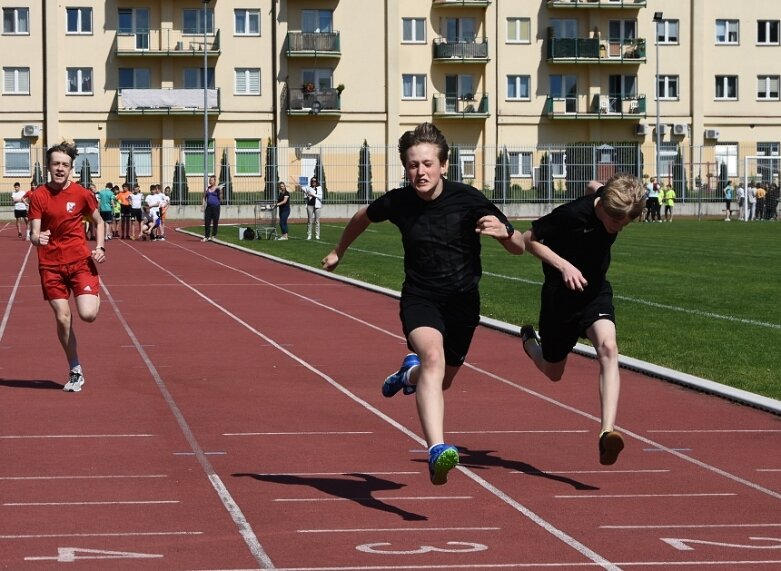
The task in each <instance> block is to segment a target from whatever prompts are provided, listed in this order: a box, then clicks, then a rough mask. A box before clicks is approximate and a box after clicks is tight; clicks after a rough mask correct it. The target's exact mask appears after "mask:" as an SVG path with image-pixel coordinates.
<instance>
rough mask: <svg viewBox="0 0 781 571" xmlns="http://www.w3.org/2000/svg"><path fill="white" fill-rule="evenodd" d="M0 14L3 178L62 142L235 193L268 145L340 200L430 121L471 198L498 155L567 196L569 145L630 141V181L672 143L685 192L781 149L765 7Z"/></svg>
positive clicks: (142, 171) (160, 175)
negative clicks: (209, 180) (361, 168)
mask: <svg viewBox="0 0 781 571" xmlns="http://www.w3.org/2000/svg"><path fill="white" fill-rule="evenodd" d="M1 6H2V13H3V14H2V15H3V31H2V35H0V53H2V54H3V58H2V73H3V89H2V93H0V138H2V140H3V154H2V156H1V157H0V165H1V166H0V188H10V185H11V184H12V182H13V181H15V180H19V179H26V178H30V177H31V176H32V174H33V171H34V164H35V162H36V161H42V160H43V158H42V150H43V149H45V148H46V147H47V146H48V145H51V144H54V143H56V142H59V141H61V140H63V139H66V140H72V141H76V143H77V145H78V146H79V149H80V158H79V161H80V164H81V162H83V161H85V160H88V161H89V164H90V169H91V172H92V176H93V177H94V178H97V179H98V180H99V181H100V182H103V181H106V180H121V179H122V177H123V176H124V173H125V171H124V169H125V166H126V164H127V162H128V157H129V155H131V154H132V155H133V161H134V166H135V168H136V170H137V173H138V177H139V182H141V184H142V185H144V184H146V183H149V184H151V183H153V182H163V183H170V181H171V179H172V176H173V169H174V164H175V163H177V162H181V163H182V164H184V165H185V166H186V167H187V175H188V176H189V177H193V184H196V186H197V180H198V177H199V176H202V174H203V170H204V169H203V166H204V159H205V160H206V161H207V169H208V171H210V172H216V171H217V169H218V167H219V164H220V162H222V161H223V160H225V157H227V161H228V162H229V163H230V164H231V165H232V169H233V176H234V180H235V181H236V188H237V189H238V190H239V191H241V190H242V189H247V190H249V189H255V188H258V187H260V186H262V185H263V184H264V177H268V176H269V175H268V174H267V173H265V172H264V165H265V164H266V155H265V153H266V151H267V149H268V147H269V146H271V147H274V148H276V149H277V150H278V152H279V155H278V156H277V157H276V159H277V160H278V161H279V171H280V172H277V173H275V175H276V176H278V177H279V178H284V179H291V180H293V181H297V180H299V178H300V177H302V176H304V177H306V176H309V175H310V174H311V171H312V169H313V168H314V167H315V165H316V164H317V162H318V161H323V162H324V163H326V164H328V165H330V169H331V170H330V171H329V172H330V174H331V176H330V177H329V183H330V187H329V190H330V191H331V192H340V191H344V192H351V191H352V192H354V190H355V180H354V179H355V177H354V176H353V174H352V173H353V171H355V169H356V166H355V165H356V163H357V161H358V149H359V148H360V146H361V145H362V144H363V143H364V141H365V142H366V143H367V144H368V145H370V146H371V147H372V149H373V156H372V159H373V160H374V161H376V162H375V168H374V175H373V181H374V187H375V190H385V189H387V188H392V187H393V186H396V185H397V184H398V183H399V182H400V180H401V177H402V176H403V173H402V170H401V167H400V165H399V162H398V158H397V157H395V145H396V142H397V140H398V137H399V135H400V134H401V133H402V132H403V131H405V130H407V129H410V128H411V127H413V126H414V125H416V124H418V123H420V122H422V121H433V122H434V123H436V124H437V125H438V126H439V127H440V128H442V129H443V131H444V132H445V134H446V135H447V137H448V139H449V141H451V142H452V143H454V144H457V145H458V147H459V152H458V156H457V157H456V160H457V161H458V163H459V165H458V166H459V169H460V172H461V174H462V176H463V178H465V179H467V180H469V181H471V182H473V184H475V186H478V187H484V188H486V187H490V186H491V185H492V184H493V183H494V176H495V175H494V171H495V166H496V164H497V161H498V159H497V153H498V152H501V153H502V154H503V155H504V156H505V157H506V159H507V160H508V161H509V163H510V175H511V177H512V180H513V182H515V183H518V184H519V185H521V186H525V185H532V184H533V183H534V179H535V176H538V173H539V168H540V163H541V162H544V161H547V165H548V166H547V168H549V169H550V170H551V171H552V172H553V173H554V175H555V176H558V177H560V178H561V179H563V180H564V183H565V184H566V178H567V172H568V166H569V162H571V161H572V160H573V159H572V156H570V157H568V156H567V149H568V147H570V146H572V145H574V144H577V143H589V144H591V145H595V144H598V145H600V146H602V147H603V148H605V149H609V148H614V147H615V146H616V145H622V146H629V147H633V148H636V149H637V152H638V155H640V154H642V156H643V157H644V160H643V162H642V164H641V165H640V166H638V170H639V171H641V172H638V174H641V173H645V174H654V173H655V172H656V170H657V169H658V170H659V171H660V172H661V173H663V174H665V173H669V172H671V170H672V165H673V162H674V161H675V160H676V156H679V157H680V156H681V153H683V154H685V156H686V157H687V160H686V177H687V179H688V180H689V184H694V179H695V177H698V176H699V175H698V172H702V165H703V164H704V165H706V167H705V171H707V172H708V174H711V172H712V171H714V170H715V167H716V166H717V165H720V164H725V165H727V167H726V168H727V170H728V173H729V176H737V175H740V174H745V173H744V172H743V171H744V170H745V169H746V168H750V169H754V167H753V166H752V167H745V166H744V165H745V163H744V159H745V157H746V156H778V155H779V145H780V142H781V125H780V124H779V123H781V99H780V98H779V78H780V76H781V69H780V68H779V66H778V61H779V60H780V59H781V38H780V37H779V36H780V34H781V30H780V29H779V27H780V23H781V16H780V15H779V12H778V10H777V6H776V2H769V1H767V0H743V1H742V2H734V0H384V1H380V0H211V1H208V2H206V1H198V0H122V1H117V0H107V1H95V0H74V1H73V2H69V3H60V2H58V1H55V0H36V1H32V0H10V1H8V0H3V2H2V3H1ZM657 76H658V81H657ZM205 143H207V145H206V146H207V148H208V150H207V152H204V147H205ZM657 151H658V152H657ZM571 154H572V153H570V155H571ZM604 154H605V156H608V155H609V153H607V152H606V153H604ZM543 155H544V158H543ZM598 160H599V159H595V161H598ZM752 164H753V163H752ZM697 165H699V171H698V169H697ZM777 165H778V161H777V160H773V161H771V163H770V167H767V168H765V170H764V171H762V172H763V175H764V176H768V172H769V176H777V173H778V167H777ZM768 168H769V171H768ZM342 172H344V173H345V174H342ZM335 173H337V174H335ZM752 174H756V173H755V172H752ZM698 182H699V181H698Z"/></svg>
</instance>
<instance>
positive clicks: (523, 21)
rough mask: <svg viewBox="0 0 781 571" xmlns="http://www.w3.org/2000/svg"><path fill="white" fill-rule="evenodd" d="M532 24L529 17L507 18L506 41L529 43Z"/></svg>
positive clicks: (509, 42)
mask: <svg viewBox="0 0 781 571" xmlns="http://www.w3.org/2000/svg"><path fill="white" fill-rule="evenodd" d="M531 41H532V24H531V20H530V19H529V18H507V43H508V44H530V43H531Z"/></svg>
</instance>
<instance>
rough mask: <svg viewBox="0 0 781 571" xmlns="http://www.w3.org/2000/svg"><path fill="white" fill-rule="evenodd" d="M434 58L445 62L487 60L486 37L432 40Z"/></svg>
mask: <svg viewBox="0 0 781 571" xmlns="http://www.w3.org/2000/svg"><path fill="white" fill-rule="evenodd" d="M433 46H434V59H435V60H436V61H438V62H445V63H474V62H487V61H488V39H487V38H478V39H474V40H461V41H448V40H447V39H445V38H436V39H435V40H434V44H433Z"/></svg>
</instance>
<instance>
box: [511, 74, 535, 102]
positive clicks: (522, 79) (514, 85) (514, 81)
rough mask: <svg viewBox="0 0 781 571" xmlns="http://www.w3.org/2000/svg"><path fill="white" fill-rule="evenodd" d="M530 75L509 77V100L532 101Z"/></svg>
mask: <svg viewBox="0 0 781 571" xmlns="http://www.w3.org/2000/svg"><path fill="white" fill-rule="evenodd" d="M531 83H532V78H531V76H530V75H508V76H507V99H515V100H521V101H529V100H530V99H531Z"/></svg>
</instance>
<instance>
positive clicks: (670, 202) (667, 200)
mask: <svg viewBox="0 0 781 571" xmlns="http://www.w3.org/2000/svg"><path fill="white" fill-rule="evenodd" d="M675 198H676V196H675V189H674V188H673V187H672V185H669V184H668V185H667V188H666V189H665V191H664V199H663V200H664V220H665V221H666V222H672V221H673V206H675Z"/></svg>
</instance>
